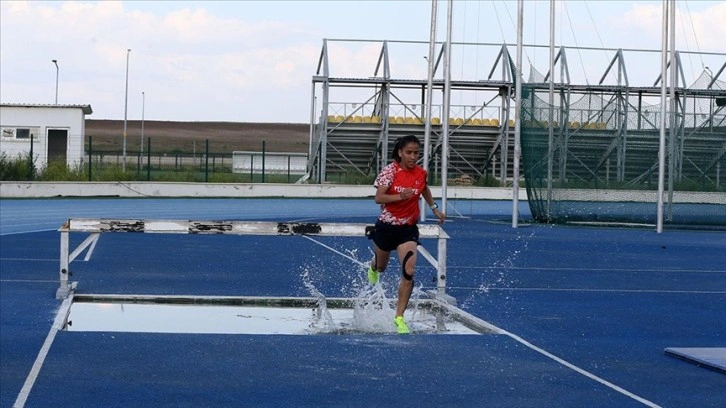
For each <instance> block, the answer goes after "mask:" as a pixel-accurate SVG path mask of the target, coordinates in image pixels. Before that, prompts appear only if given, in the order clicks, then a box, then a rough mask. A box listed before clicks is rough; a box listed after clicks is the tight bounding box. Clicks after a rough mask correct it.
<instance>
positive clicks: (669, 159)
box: [519, 76, 726, 227]
mask: <svg viewBox="0 0 726 408" xmlns="http://www.w3.org/2000/svg"><path fill="white" fill-rule="evenodd" d="M707 79H708V78H707V77H706V78H704V77H703V76H702V77H701V78H699V80H698V81H696V83H695V84H694V85H693V86H692V87H699V88H700V89H705V88H706V85H704V84H702V83H701V82H706V80H707ZM708 82H710V80H709V81H708ZM724 85H726V83H724V82H720V81H718V82H717V83H716V84H715V85H714V88H715V89H726V87H725V86H724ZM558 88H559V89H558V90H556V92H555V99H554V101H553V102H554V103H553V104H552V105H550V103H549V102H548V98H549V92H548V90H547V87H546V86H543V84H542V83H541V82H540V83H539V84H538V83H536V82H530V83H528V84H524V85H523V87H522V89H523V91H522V110H521V112H522V114H521V118H519V119H520V121H521V122H520V124H521V143H522V164H523V170H524V177H525V182H526V188H527V194H528V200H529V206H530V210H531V212H532V215H533V216H534V218H535V219H536V220H538V221H541V222H555V223H561V222H617V223H646V224H655V223H656V221H657V191H658V149H659V139H660V107H659V106H658V105H657V104H647V103H645V98H643V97H642V95H638V94H631V93H629V92H628V90H627V89H618V88H616V87H613V89H612V90H610V91H609V92H604V91H601V92H598V93H585V94H574V93H568V92H567V88H566V87H558ZM724 97H726V93H724ZM719 98H720V97H719ZM716 99H717V98H715V97H713V96H709V97H695V96H689V95H687V94H686V95H685V96H684V97H681V98H679V103H678V105H676V108H675V110H673V108H672V107H671V109H670V110H669V112H671V111H672V112H674V114H670V113H669V114H667V116H666V119H667V120H669V121H670V120H673V121H674V127H673V129H674V131H668V132H667V134H666V171H665V180H666V181H665V194H664V202H665V205H664V222H665V223H667V224H674V225H675V224H678V225H691V226H718V227H723V226H726V177H724V174H725V173H726V110H725V108H724V107H722V106H718V105H719V103H717V101H716ZM651 101H652V102H656V103H657V102H658V99H657V98H656V99H654V98H652V97H651ZM550 107H551V108H552V109H550ZM550 130H551V132H550Z"/></svg>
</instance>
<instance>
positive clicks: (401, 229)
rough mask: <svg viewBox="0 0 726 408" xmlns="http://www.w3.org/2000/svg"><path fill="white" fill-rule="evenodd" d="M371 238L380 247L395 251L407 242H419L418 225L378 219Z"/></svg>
mask: <svg viewBox="0 0 726 408" xmlns="http://www.w3.org/2000/svg"><path fill="white" fill-rule="evenodd" d="M370 238H371V239H373V242H375V244H376V246H378V248H380V249H382V250H384V251H393V250H394V249H396V248H398V246H399V245H401V244H403V243H405V242H409V241H413V242H415V243H416V244H418V227H417V226H415V225H391V224H386V223H384V222H382V221H380V220H378V221H377V222H376V229H375V230H374V231H373V233H372V234H371V237H370Z"/></svg>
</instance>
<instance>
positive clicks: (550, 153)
mask: <svg viewBox="0 0 726 408" xmlns="http://www.w3.org/2000/svg"><path fill="white" fill-rule="evenodd" d="M549 60H550V61H549V62H550V81H549V85H550V87H549V105H550V106H549V113H548V117H547V124H548V125H549V126H548V127H549V129H548V138H547V221H551V220H552V188H553V187H552V166H553V165H554V163H552V161H553V160H554V127H553V124H552V122H554V104H555V0H550V58H549Z"/></svg>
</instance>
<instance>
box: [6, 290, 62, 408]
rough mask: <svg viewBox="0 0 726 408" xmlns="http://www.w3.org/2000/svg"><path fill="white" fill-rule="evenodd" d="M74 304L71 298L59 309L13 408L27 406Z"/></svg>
mask: <svg viewBox="0 0 726 408" xmlns="http://www.w3.org/2000/svg"><path fill="white" fill-rule="evenodd" d="M72 303H73V296H69V297H67V298H66V299H65V300H64V301H63V303H62V304H61V306H60V308H59V309H58V314H57V315H56V316H55V320H54V321H53V326H51V328H50V331H49V332H48V336H47V337H46V338H45V342H43V346H42V347H41V348H40V351H39V352H38V357H36V359H35V363H33V367H31V369H30V373H28V377H27V378H26V379H25V383H24V384H23V388H21V389H20V393H18V398H17V399H16V400H15V404H13V408H23V407H24V406H25V402H26V401H27V400H28V396H29V395H30V391H31V390H32V389H33V385H34V384H35V380H36V379H37V378H38V374H39V373H40V369H41V367H42V366H43V362H45V357H46V356H47V355H48V351H50V346H51V344H53V340H55V335H56V334H58V331H59V330H61V329H63V324H64V323H65V321H66V319H67V318H68V314H69V313H70V311H71V304H72Z"/></svg>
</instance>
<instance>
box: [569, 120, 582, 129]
mask: <svg viewBox="0 0 726 408" xmlns="http://www.w3.org/2000/svg"><path fill="white" fill-rule="evenodd" d="M570 127H572V128H575V129H577V128H579V127H580V122H578V121H574V122H572V126H570Z"/></svg>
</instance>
